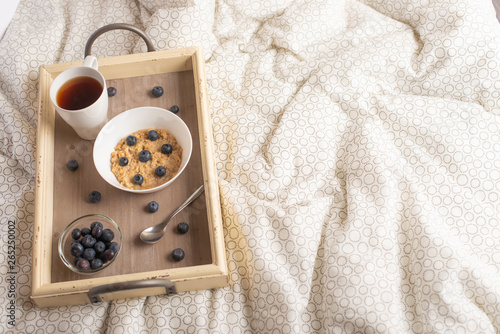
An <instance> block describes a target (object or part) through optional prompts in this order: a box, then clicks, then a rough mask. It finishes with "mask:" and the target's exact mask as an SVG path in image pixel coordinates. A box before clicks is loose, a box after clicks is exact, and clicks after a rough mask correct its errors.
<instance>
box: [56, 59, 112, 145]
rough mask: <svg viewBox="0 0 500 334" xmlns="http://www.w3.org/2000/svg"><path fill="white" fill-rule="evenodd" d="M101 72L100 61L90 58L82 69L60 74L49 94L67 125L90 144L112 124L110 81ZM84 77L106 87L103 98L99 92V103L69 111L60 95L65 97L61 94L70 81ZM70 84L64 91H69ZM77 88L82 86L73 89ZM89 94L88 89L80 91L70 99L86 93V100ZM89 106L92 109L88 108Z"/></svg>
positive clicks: (95, 102) (97, 99)
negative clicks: (109, 98) (109, 112)
mask: <svg viewBox="0 0 500 334" xmlns="http://www.w3.org/2000/svg"><path fill="white" fill-rule="evenodd" d="M97 68H98V64H97V58H96V57H94V56H87V57H85V60H84V62H83V65H82V66H77V67H72V68H70V69H67V70H66V71H64V72H62V73H61V74H59V75H58V76H57V77H56V78H55V79H54V81H53V82H52V85H51V86H50V91H49V95H50V101H51V102H52V104H53V105H54V108H55V109H56V110H57V113H58V114H59V115H60V116H61V117H62V119H63V120H64V121H65V122H66V123H68V124H69V125H71V127H72V128H73V130H75V132H76V133H77V134H78V136H80V137H81V138H83V139H86V140H94V139H95V138H96V137H97V135H98V134H99V131H100V130H101V128H102V127H103V126H104V125H105V124H106V123H107V122H108V91H107V88H106V80H105V79H104V77H103V75H102V74H101V73H100V72H99V71H98V70H97ZM80 77H86V78H93V79H95V80H97V81H98V82H99V84H100V86H102V91H100V94H99V92H96V96H95V101H94V99H90V100H89V101H87V102H88V103H86V104H83V105H80V106H77V105H76V104H75V105H74V107H68V106H69V104H68V106H66V105H63V103H62V99H61V95H59V94H62V93H61V92H59V91H60V89H61V87H63V85H64V84H66V83H68V81H69V80H71V79H75V78H80ZM77 80H78V79H77ZM90 80H91V79H90ZM71 82H73V81H71ZM71 82H70V83H71ZM70 83H68V84H67V85H66V86H65V87H63V88H64V89H66V87H67V86H68V85H69V84H70ZM74 87H78V86H75V85H73V88H74ZM89 91H90V90H88V89H86V88H85V89H79V90H78V89H77V93H78V94H66V95H69V96H76V95H80V93H82V94H83V95H82V96H83V97H84V98H85V97H86V95H88V93H89ZM63 95H64V94H63ZM89 103H90V105H87V104H89ZM60 104H61V105H60Z"/></svg>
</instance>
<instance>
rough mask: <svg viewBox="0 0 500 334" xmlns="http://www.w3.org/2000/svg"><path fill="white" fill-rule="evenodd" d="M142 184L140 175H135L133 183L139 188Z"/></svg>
mask: <svg viewBox="0 0 500 334" xmlns="http://www.w3.org/2000/svg"><path fill="white" fill-rule="evenodd" d="M142 182H144V177H142V175H141V174H135V175H134V183H135V184H137V185H139V186H140V185H141V184H142Z"/></svg>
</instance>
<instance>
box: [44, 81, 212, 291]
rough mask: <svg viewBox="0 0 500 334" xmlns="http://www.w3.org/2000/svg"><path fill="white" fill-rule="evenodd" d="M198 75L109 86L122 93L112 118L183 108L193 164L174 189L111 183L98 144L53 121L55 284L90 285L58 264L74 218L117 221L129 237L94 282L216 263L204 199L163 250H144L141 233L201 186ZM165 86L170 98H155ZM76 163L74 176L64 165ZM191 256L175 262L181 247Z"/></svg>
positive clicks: (112, 105)
mask: <svg viewBox="0 0 500 334" xmlns="http://www.w3.org/2000/svg"><path fill="white" fill-rule="evenodd" d="M193 80H194V79H193V72H192V71H183V72H175V73H164V74H156V75H146V76H142V77H133V78H124V79H114V80H109V81H107V85H108V87H110V86H113V87H115V88H116V89H117V94H116V95H115V96H113V97H110V98H109V111H108V116H109V117H110V118H112V117H113V116H115V115H117V114H119V113H121V112H123V111H125V110H128V109H131V108H135V107H141V106H156V107H161V108H165V109H170V107H171V106H172V105H178V106H179V108H180V111H179V113H178V114H177V115H178V116H180V117H181V118H182V119H183V120H184V121H185V122H186V124H187V125H188V127H189V129H190V131H191V134H192V136H193V154H192V157H191V160H190V162H189V164H188V166H187V168H186V169H185V170H184V172H183V173H182V174H181V175H180V177H179V178H178V179H177V180H176V181H174V182H173V184H172V185H170V186H169V187H167V188H166V189H163V190H161V191H158V192H155V193H152V194H132V193H128V192H124V191H121V190H118V189H116V188H114V187H112V186H110V185H108V184H107V183H106V182H105V181H104V180H103V179H102V178H101V177H100V176H99V174H98V173H97V170H96V169H95V167H94V163H93V159H92V150H93V144H94V141H86V140H82V139H80V138H79V137H78V136H77V135H76V133H75V132H74V131H73V130H72V128H71V127H69V126H68V125H67V124H66V123H65V122H64V121H63V120H62V119H61V118H60V117H59V116H58V115H56V120H55V148H54V150H55V154H54V155H55V162H54V164H55V165H54V223H53V240H52V258H53V260H52V269H51V277H52V282H53V283H55V282H65V281H72V280H79V279H88V278H89V276H86V275H80V274H76V273H74V272H72V271H70V270H69V269H68V268H66V267H65V266H64V264H63V263H62V261H61V260H60V259H59V258H58V253H57V240H58V237H59V234H60V233H61V231H62V230H63V229H64V228H65V226H66V225H67V224H69V223H70V222H71V221H72V220H74V219H76V218H77V217H80V216H82V215H85V214H91V213H99V214H103V215H106V216H108V217H110V218H112V219H113V220H115V221H116V222H117V223H118V225H119V226H120V228H121V230H122V232H123V248H122V251H121V253H120V255H119V257H118V258H117V259H116V260H115V262H114V263H113V264H112V265H111V266H109V267H108V268H107V269H106V270H104V271H102V272H101V273H98V274H96V275H93V276H92V277H105V276H113V275H122V274H129V273H140V272H148V271H155V270H160V269H168V268H178V267H188V266H196V265H202V264H208V263H211V261H212V259H211V250H210V240H209V231H208V218H207V210H206V203H205V196H204V195H202V196H200V197H199V198H198V199H197V200H196V201H195V202H193V203H192V204H191V205H190V206H188V207H187V208H186V209H185V210H184V211H183V212H181V213H180V214H178V215H177V216H176V217H175V219H174V220H173V221H172V222H171V223H170V224H169V226H168V229H167V234H166V236H165V237H164V238H163V239H162V240H161V241H160V242H158V243H157V244H154V245H149V244H144V243H143V242H141V241H140V240H139V234H140V232H141V231H142V230H143V229H144V228H146V227H148V226H152V225H155V224H158V223H160V222H162V221H163V220H164V219H165V218H166V217H167V216H168V215H169V214H170V213H171V212H172V211H173V210H174V209H175V208H176V207H177V206H178V205H180V204H181V203H182V202H183V201H184V200H185V199H186V198H187V197H188V196H189V195H190V194H191V193H192V192H194V191H195V190H196V189H197V188H198V187H199V186H200V185H201V184H202V183H203V171H202V166H201V151H200V138H199V134H198V133H199V132H198V120H197V116H196V99H195V91H194V81H193ZM157 85H159V86H162V87H163V88H164V90H165V93H164V95H163V96H162V97H160V98H155V97H153V96H152V94H151V89H152V88H153V87H154V86H157ZM70 159H75V160H77V161H78V162H79V168H78V169H77V170H76V171H74V172H71V171H69V170H68V169H67V168H66V162H67V161H68V160H70ZM93 190H97V191H99V192H101V194H102V200H101V201H100V202H99V203H97V204H92V203H90V202H89V201H88V194H89V193H90V192H91V191H93ZM152 200H155V201H157V202H158V203H159V206H160V209H159V210H158V211H157V212H156V213H150V212H148V211H147V209H146V206H147V204H148V203H149V202H150V201H152ZM181 221H185V222H187V223H188V224H189V226H190V230H189V232H188V233H187V234H184V235H181V234H178V233H177V232H176V231H175V228H176V226H177V223H179V222H181ZM178 247H180V248H182V249H184V251H185V253H186V257H185V259H184V260H182V261H180V262H175V261H173V260H172V258H171V256H170V254H171V252H172V250H173V249H175V248H178Z"/></svg>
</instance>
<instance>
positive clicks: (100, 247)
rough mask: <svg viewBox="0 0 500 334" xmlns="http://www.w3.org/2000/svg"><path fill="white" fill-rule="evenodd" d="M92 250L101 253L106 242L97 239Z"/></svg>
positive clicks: (104, 248)
mask: <svg viewBox="0 0 500 334" xmlns="http://www.w3.org/2000/svg"><path fill="white" fill-rule="evenodd" d="M94 250H95V251H96V253H98V254H101V253H102V252H104V251H105V250H106V244H105V243H104V242H103V241H98V242H96V243H95V245H94Z"/></svg>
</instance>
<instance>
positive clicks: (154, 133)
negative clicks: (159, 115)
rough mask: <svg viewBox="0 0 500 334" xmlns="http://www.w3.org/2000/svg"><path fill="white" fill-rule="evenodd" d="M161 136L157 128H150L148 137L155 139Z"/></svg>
mask: <svg viewBox="0 0 500 334" xmlns="http://www.w3.org/2000/svg"><path fill="white" fill-rule="evenodd" d="M159 137H160V136H159V135H158V132H157V131H156V130H149V131H148V138H149V140H151V141H155V140H157V139H158V138H159Z"/></svg>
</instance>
